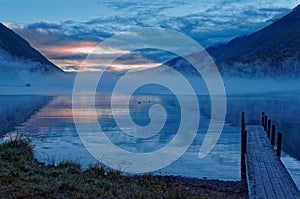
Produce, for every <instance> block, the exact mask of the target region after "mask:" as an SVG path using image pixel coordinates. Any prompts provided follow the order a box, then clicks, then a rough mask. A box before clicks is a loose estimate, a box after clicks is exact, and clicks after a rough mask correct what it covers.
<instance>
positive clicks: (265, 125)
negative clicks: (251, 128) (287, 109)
mask: <svg viewBox="0 0 300 199" xmlns="http://www.w3.org/2000/svg"><path fill="white" fill-rule="evenodd" d="M264 122H265V123H264V130H265V131H267V122H268V116H267V115H265V119H264Z"/></svg>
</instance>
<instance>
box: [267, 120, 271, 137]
mask: <svg viewBox="0 0 300 199" xmlns="http://www.w3.org/2000/svg"><path fill="white" fill-rule="evenodd" d="M270 134H271V120H268V131H267V136H268V138H269V139H270Z"/></svg>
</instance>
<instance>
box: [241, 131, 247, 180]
mask: <svg viewBox="0 0 300 199" xmlns="http://www.w3.org/2000/svg"><path fill="white" fill-rule="evenodd" d="M241 143H242V147H241V148H242V153H241V177H242V179H246V178H247V175H246V156H245V154H246V151H247V131H246V130H244V131H243V132H242V141H241Z"/></svg>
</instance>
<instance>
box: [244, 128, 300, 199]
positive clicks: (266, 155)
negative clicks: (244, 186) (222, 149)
mask: <svg viewBox="0 0 300 199" xmlns="http://www.w3.org/2000/svg"><path fill="white" fill-rule="evenodd" d="M246 129H247V150H246V154H245V156H246V175H247V183H248V189H249V197H250V198H257V199H261V198H268V199H269V198H270V199H272V198H278V199H283V198H287V199H292V198H300V192H299V190H298V188H297V186H296V185H295V182H294V181H293V179H292V177H291V176H290V174H289V173H288V171H287V169H286V168H285V166H284V165H283V163H282V162H281V161H280V159H279V158H278V157H277V156H276V153H275V150H274V149H273V147H272V145H271V143H270V140H269V139H268V137H267V135H266V133H265V131H264V129H263V127H262V126H257V125H247V127H246Z"/></svg>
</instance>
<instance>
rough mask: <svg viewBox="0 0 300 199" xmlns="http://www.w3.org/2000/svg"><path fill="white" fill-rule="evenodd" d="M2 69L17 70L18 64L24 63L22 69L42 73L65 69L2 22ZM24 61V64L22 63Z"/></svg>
mask: <svg viewBox="0 0 300 199" xmlns="http://www.w3.org/2000/svg"><path fill="white" fill-rule="evenodd" d="M0 56H1V57H0V70H1V72H2V70H3V68H4V67H5V70H6V72H8V71H7V70H12V72H17V71H18V68H17V67H16V66H18V67H19V66H20V65H22V67H20V68H19V69H20V70H27V71H28V72H39V73H42V74H53V73H62V72H63V71H62V70H61V69H60V68H58V67H57V66H56V65H54V64H53V63H51V62H50V61H49V60H48V59H47V58H45V57H44V56H43V55H42V54H41V53H40V52H38V51H37V50H36V49H34V48H33V47H31V46H30V44H29V43H28V42H27V41H26V40H25V39H23V38H22V37H20V36H19V35H18V34H16V33H15V32H14V31H12V30H10V29H9V28H7V27H6V26H4V25H3V24H2V23H0ZM21 63H22V64H21Z"/></svg>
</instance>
